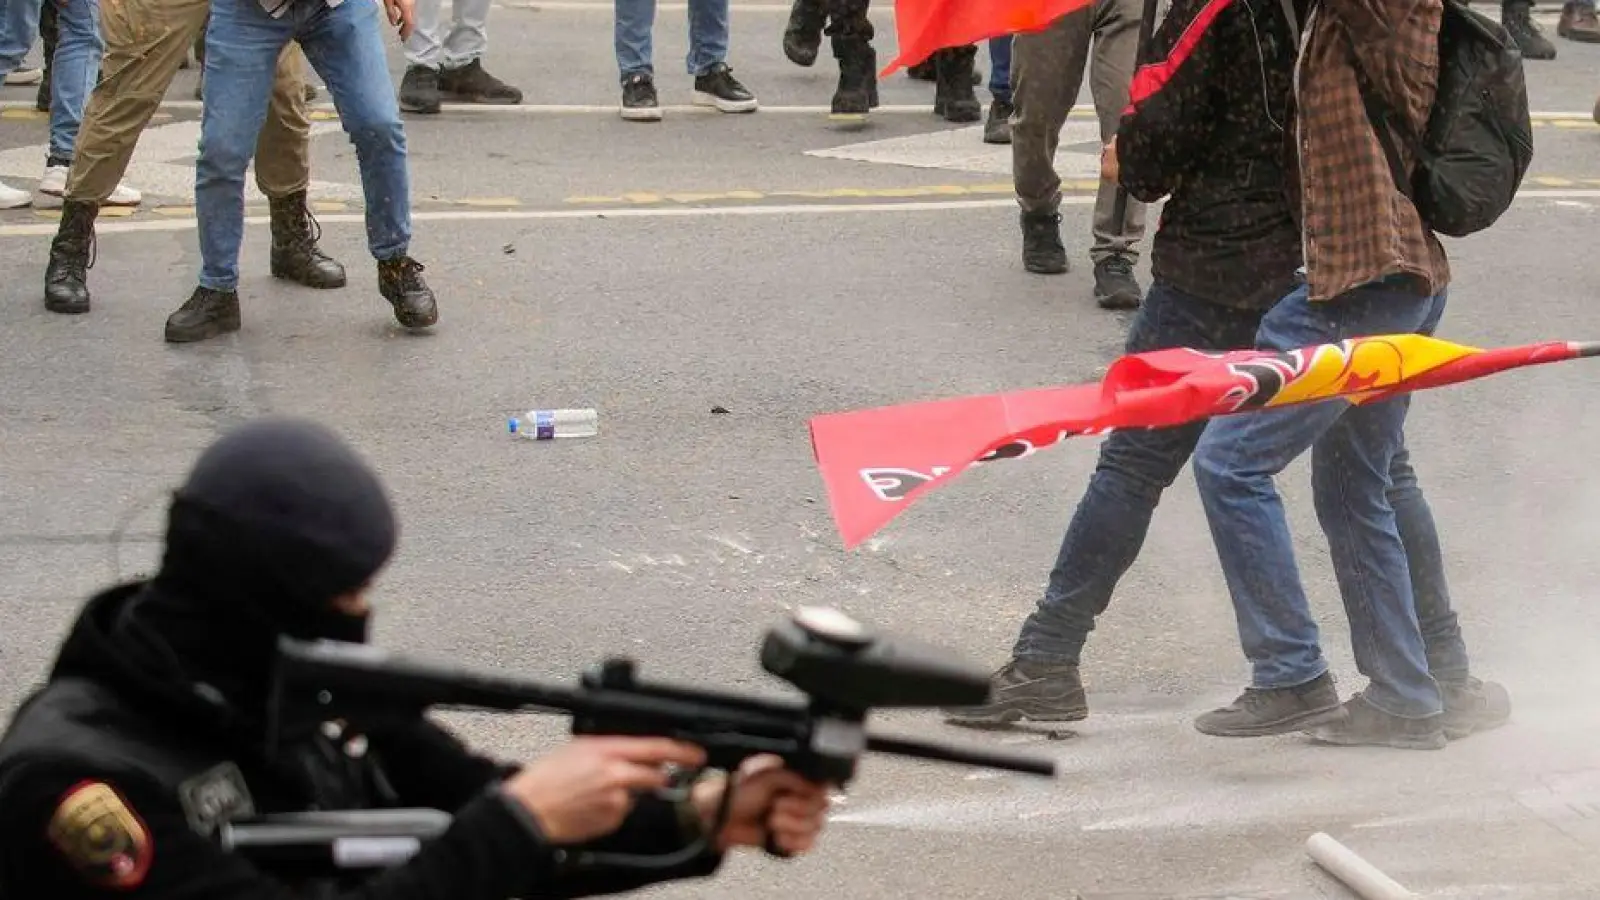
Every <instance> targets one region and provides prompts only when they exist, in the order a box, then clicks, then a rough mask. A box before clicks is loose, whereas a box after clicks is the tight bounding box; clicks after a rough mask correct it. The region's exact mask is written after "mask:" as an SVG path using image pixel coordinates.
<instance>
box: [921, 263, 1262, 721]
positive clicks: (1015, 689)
mask: <svg viewBox="0 0 1600 900" xmlns="http://www.w3.org/2000/svg"><path fill="white" fill-rule="evenodd" d="M1260 319H1261V316H1260V314H1259V313H1257V312H1252V311H1247V310H1238V309H1230V308H1227V307H1222V306H1217V305H1216V304H1213V303H1210V302H1208V301H1205V300H1201V299H1199V298H1197V297H1192V296H1189V295H1187V294H1184V293H1183V292H1181V291H1178V290H1176V289H1174V288H1170V287H1168V286H1165V285H1162V284H1160V283H1159V282H1158V283H1157V284H1156V285H1154V286H1153V287H1152V288H1151V291H1150V302H1149V303H1147V304H1145V305H1144V307H1143V308H1142V309H1141V310H1140V311H1139V313H1138V314H1137V316H1136V317H1135V318H1134V322H1133V326H1132V328H1131V329H1130V330H1129V333H1128V342H1127V346H1126V352H1127V353H1145V352H1149V351H1152V350H1160V349H1166V348H1170V347H1194V348H1209V349H1218V350H1222V349H1232V348H1236V347H1247V346H1249V345H1250V343H1251V341H1253V340H1254V338H1255V334H1256V326H1257V325H1258V324H1259V322H1260ZM1204 428H1205V423H1204V422H1196V423H1192V424H1189V425H1183V426H1179V427H1176V428H1163V429H1151V430H1139V429H1135V430H1128V431H1116V432H1113V433H1112V434H1111V435H1110V436H1109V437H1107V438H1106V440H1105V443H1103V444H1102V445H1101V447H1100V460H1099V463H1098V465H1097V466H1096V467H1095V471H1094V475H1093V476H1092V477H1091V478H1090V480H1089V486H1088V489H1087V490H1086V491H1085V492H1084V495H1083V498H1082V499H1081V500H1080V501H1079V502H1078V508H1077V510H1076V512H1074V514H1073V516H1072V522H1071V524H1070V525H1069V526H1068V528H1067V532H1066V535H1065V537H1063V538H1062V541H1061V549H1060V551H1059V553H1058V554H1057V556H1056V561H1055V565H1054V567H1053V568H1052V570H1051V572H1050V577H1049V582H1048V584H1047V586H1046V588H1045V592H1044V597H1043V598H1042V599H1041V600H1040V601H1039V602H1038V607H1037V609H1035V611H1034V612H1033V614H1032V615H1030V616H1029V617H1028V618H1027V620H1026V621H1025V622H1024V623H1023V625H1022V629H1021V633H1020V634H1019V635H1018V637H1017V641H1016V645H1015V646H1014V647H1013V648H1012V659H1011V661H1010V662H1009V663H1007V664H1006V665H1005V666H1004V667H1002V668H1001V670H1000V671H999V672H998V673H996V674H995V676H994V679H993V682H992V687H991V694H990V701H989V702H988V703H985V704H982V705H980V706H977V707H972V708H966V709H953V710H946V713H947V716H948V720H949V721H950V722H952V723H954V724H963V725H997V724H1004V723H1006V722H1010V721H1015V720H1018V719H1026V720H1031V721H1040V722H1045V721H1055V722H1060V721H1075V720H1077V719H1082V718H1084V717H1085V716H1087V715H1088V704H1087V701H1086V698H1085V696H1084V691H1083V685H1082V682H1081V681H1080V679H1079V675H1078V659H1079V655H1080V654H1081V652H1082V650H1083V645H1084V643H1085V642H1086V641H1087V640H1088V637H1089V632H1090V631H1091V630H1093V629H1094V624H1095V619H1096V618H1097V617H1098V616H1099V615H1100V614H1101V613H1103V612H1105V610H1106V607H1107V606H1108V605H1109V604H1110V602H1111V596H1112V592H1113V591H1114V590H1115V589H1116V586H1117V583H1118V582H1119V581H1120V580H1121V579H1122V576H1123V575H1124V574H1126V573H1127V571H1128V569H1129V568H1130V567H1131V566H1132V565H1133V562H1134V560H1135V559H1136V558H1137V557H1138V555H1139V551H1140V549H1141V548H1142V547H1143V546H1144V540H1145V536H1146V535H1147V534H1148V532H1149V530H1150V520H1151V518H1152V517H1153V515H1154V514H1155V509H1156V505H1157V504H1158V503H1159V502H1160V501H1161V495H1162V493H1163V491H1165V490H1166V489H1167V488H1168V487H1170V486H1171V485H1172V482H1173V481H1174V480H1175V479H1176V478H1177V477H1178V475H1179V473H1181V472H1182V471H1183V467H1184V465H1185V464H1186V463H1187V462H1188V461H1189V456H1190V454H1191V453H1192V452H1193V450H1194V446H1195V443H1196V442H1197V441H1198V440H1199V439H1200V434H1201V432H1202V431H1203V430H1204Z"/></svg>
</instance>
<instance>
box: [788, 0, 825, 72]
mask: <svg viewBox="0 0 1600 900" xmlns="http://www.w3.org/2000/svg"><path fill="white" fill-rule="evenodd" d="M826 18H827V17H826V16H825V15H824V13H823V10H822V2H821V0H794V5H793V6H791V7H789V24H788V25H787V26H786V27H785V28H784V29H783V55H784V56H787V57H789V61H790V62H792V63H794V64H795V65H797V66H803V67H805V68H810V67H811V66H812V65H815V64H816V61H817V52H818V51H820V50H821V49H822V26H823V25H824V24H826Z"/></svg>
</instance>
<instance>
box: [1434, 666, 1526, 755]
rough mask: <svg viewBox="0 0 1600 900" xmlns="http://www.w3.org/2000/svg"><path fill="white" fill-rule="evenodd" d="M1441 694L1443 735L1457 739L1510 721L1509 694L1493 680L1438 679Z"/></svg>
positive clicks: (1453, 739)
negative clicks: (1453, 680)
mask: <svg viewBox="0 0 1600 900" xmlns="http://www.w3.org/2000/svg"><path fill="white" fill-rule="evenodd" d="M1439 690H1440V692H1441V693H1443V694H1444V722H1443V725H1444V736H1445V737H1447V738H1449V739H1450V740H1452V741H1459V740H1461V739H1462V738H1464V737H1467V736H1468V735H1472V734H1475V733H1477V732H1479V731H1491V730H1493V729H1496V728H1499V727H1500V726H1502V725H1504V724H1506V723H1507V722H1509V721H1511V694H1510V693H1508V692H1507V691H1506V689H1505V685H1502V684H1498V683H1496V682H1493V681H1479V680H1478V679H1476V678H1468V679H1467V680H1466V681H1457V682H1447V681H1441V682H1439Z"/></svg>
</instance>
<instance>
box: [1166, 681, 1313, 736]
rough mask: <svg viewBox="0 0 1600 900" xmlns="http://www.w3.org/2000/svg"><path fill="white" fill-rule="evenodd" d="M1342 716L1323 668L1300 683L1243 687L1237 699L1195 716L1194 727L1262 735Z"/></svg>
mask: <svg viewBox="0 0 1600 900" xmlns="http://www.w3.org/2000/svg"><path fill="white" fill-rule="evenodd" d="M1344 716H1345V711H1344V707H1343V706H1341V705H1339V692H1338V690H1336V689H1335V688H1334V686H1333V676H1332V675H1331V674H1328V673H1326V672H1324V673H1323V674H1322V675H1321V677H1319V678H1317V679H1315V680H1313V681H1310V682H1307V683H1306V684H1302V685H1300V686H1299V687H1292V688H1275V689H1272V690H1257V689H1256V688H1246V689H1245V692H1244V693H1243V694H1240V695H1239V699H1237V700H1235V701H1233V702H1232V703H1230V704H1228V705H1227V706H1224V707H1223V708H1221V709H1214V710H1212V711H1211V712H1208V713H1206V714H1204V715H1202V716H1200V717H1198V718H1196V719H1195V720H1194V727H1195V730H1196V731H1199V732H1200V733H1201V734H1209V735H1214V736H1216V737H1265V736H1267V735H1270V734H1292V733H1293V732H1296V731H1304V730H1305V729H1307V728H1311V727H1314V726H1317V725H1324V724H1327V723H1330V722H1337V721H1339V720H1340V719H1343V718H1344Z"/></svg>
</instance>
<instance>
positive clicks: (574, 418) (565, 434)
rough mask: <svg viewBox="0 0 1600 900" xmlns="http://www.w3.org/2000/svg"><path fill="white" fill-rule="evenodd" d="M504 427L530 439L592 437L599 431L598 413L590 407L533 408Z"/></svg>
mask: <svg viewBox="0 0 1600 900" xmlns="http://www.w3.org/2000/svg"><path fill="white" fill-rule="evenodd" d="M506 427H507V428H508V429H509V430H510V431H511V434H512V435H513V436H515V437H521V438H527V439H528V440H530V441H548V440H551V439H553V438H579V437H594V436H595V435H597V434H599V433H600V414H599V413H597V412H595V411H594V410H592V409H533V410H529V411H528V414H527V415H525V416H522V417H521V418H513V419H511V420H510V421H508V422H507V423H506Z"/></svg>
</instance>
